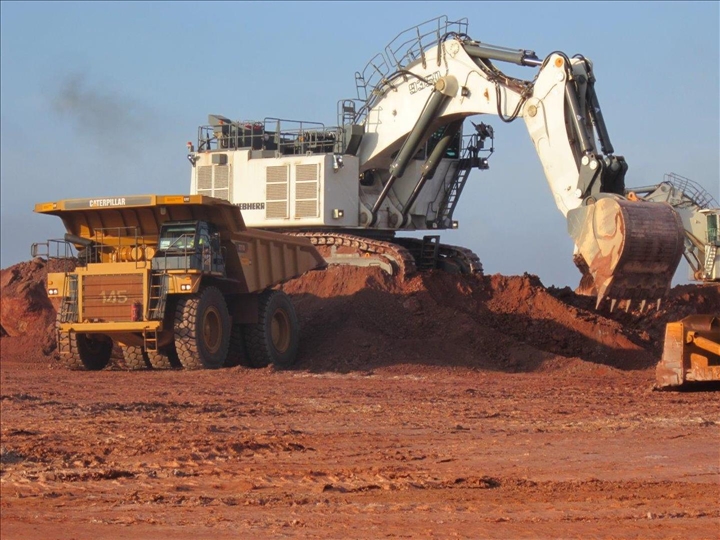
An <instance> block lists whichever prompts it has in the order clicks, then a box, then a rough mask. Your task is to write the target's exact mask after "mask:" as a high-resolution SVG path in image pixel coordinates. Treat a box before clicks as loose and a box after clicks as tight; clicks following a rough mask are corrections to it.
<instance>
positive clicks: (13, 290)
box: [0, 259, 55, 362]
mask: <svg viewBox="0 0 720 540" xmlns="http://www.w3.org/2000/svg"><path fill="white" fill-rule="evenodd" d="M47 272H48V264H47V263H46V262H45V261H43V260H42V259H33V260H32V261H28V262H22V263H20V264H16V265H15V266H11V267H10V268H5V269H4V270H2V271H0V295H1V298H2V301H1V302H0V336H2V338H1V339H2V342H0V348H1V350H2V356H3V358H7V357H10V356H13V357H18V358H19V357H22V358H23V359H25V360H27V361H30V362H32V361H38V360H44V359H45V356H46V355H49V354H51V353H52V352H53V350H54V349H55V331H54V326H55V307H54V306H53V305H52V303H51V302H50V300H49V299H48V296H47V291H46V287H47V285H46V279H45V278H46V277H47Z"/></svg>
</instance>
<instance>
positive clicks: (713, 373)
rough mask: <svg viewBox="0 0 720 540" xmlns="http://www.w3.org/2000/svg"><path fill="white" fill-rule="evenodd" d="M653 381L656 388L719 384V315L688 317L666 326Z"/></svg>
mask: <svg viewBox="0 0 720 540" xmlns="http://www.w3.org/2000/svg"><path fill="white" fill-rule="evenodd" d="M655 379H656V387H658V388H679V387H681V386H684V385H687V384H688V383H692V382H700V381H720V315H690V316H689V317H685V318H684V319H682V320H680V321H677V322H671V323H668V325H667V326H666V327H665V348H664V349H663V355H662V360H660V363H659V364H658V365H657V368H656V370H655Z"/></svg>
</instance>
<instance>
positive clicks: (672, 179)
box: [663, 173, 718, 208]
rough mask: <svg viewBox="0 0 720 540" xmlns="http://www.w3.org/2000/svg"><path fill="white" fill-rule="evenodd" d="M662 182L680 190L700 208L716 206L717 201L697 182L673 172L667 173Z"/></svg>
mask: <svg viewBox="0 0 720 540" xmlns="http://www.w3.org/2000/svg"><path fill="white" fill-rule="evenodd" d="M663 182H667V183H668V184H671V185H672V186H673V187H675V188H677V189H678V190H680V191H682V192H683V193H684V194H685V196H686V197H687V198H688V199H690V200H691V201H692V202H693V203H694V204H695V205H697V206H699V207H700V208H718V203H717V201H716V200H715V198H714V197H713V196H712V195H711V194H710V193H708V191H707V190H706V189H705V188H704V187H702V186H701V185H700V184H698V183H697V182H694V181H693V180H690V179H689V178H685V177H684V176H680V175H679V174H675V173H668V174H666V175H665V176H664V177H663Z"/></svg>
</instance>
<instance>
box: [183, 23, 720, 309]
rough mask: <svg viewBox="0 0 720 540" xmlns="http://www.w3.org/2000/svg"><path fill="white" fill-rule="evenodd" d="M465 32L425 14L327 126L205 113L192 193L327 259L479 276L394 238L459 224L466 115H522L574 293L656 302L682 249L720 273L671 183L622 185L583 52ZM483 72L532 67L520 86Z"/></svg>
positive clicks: (479, 143) (378, 60)
mask: <svg viewBox="0 0 720 540" xmlns="http://www.w3.org/2000/svg"><path fill="white" fill-rule="evenodd" d="M467 29H468V22H467V19H461V20H459V21H450V20H448V18H447V17H438V18H436V19H432V20H430V21H427V22H425V23H422V24H420V25H418V26H414V27H412V28H410V29H408V30H406V31H404V32H402V33H400V34H399V35H398V36H397V37H396V38H395V39H394V40H393V41H392V42H391V43H390V44H388V45H387V47H385V49H384V50H383V51H382V52H381V53H379V54H377V55H376V56H374V57H373V58H372V59H371V60H370V61H369V62H368V63H367V65H366V66H365V68H364V69H363V70H362V71H361V72H357V73H356V74H355V81H356V87H357V92H358V98H357V99H345V100H341V101H339V102H338V111H337V114H338V125H337V126H335V127H326V126H325V125H323V124H320V123H314V122H305V121H291V120H284V119H278V118H265V119H264V120H262V121H232V120H229V119H228V118H226V117H223V116H220V115H210V116H209V121H208V124H207V125H203V126H200V128H199V131H198V140H197V145H195V144H194V143H191V142H189V143H188V156H187V157H188V160H189V161H190V163H191V164H192V178H191V193H193V194H202V195H209V196H213V197H219V198H222V199H227V200H229V201H231V202H233V203H235V204H237V205H239V206H240V209H241V210H242V212H243V216H244V218H245V222H246V223H247V225H248V227H255V228H264V229H273V230H278V231H281V232H286V233H288V234H296V235H303V236H309V237H310V238H311V241H312V242H313V243H314V244H315V245H316V246H317V247H318V248H319V249H320V251H321V253H322V254H323V255H324V256H325V258H326V259H327V260H328V262H330V263H348V264H358V265H379V266H381V267H383V268H384V269H385V270H387V271H388V272H391V273H393V272H401V273H410V272H412V271H414V270H415V269H420V270H422V269H426V268H442V269H445V270H448V271H454V272H463V273H474V272H481V271H482V266H481V264H480V261H479V259H478V257H477V256H476V255H475V254H474V253H473V252H472V251H470V250H467V249H464V248H460V247H456V246H449V245H445V244H442V243H440V242H439V236H438V235H437V234H434V235H426V236H424V237H423V238H422V239H420V238H410V237H402V236H398V234H397V233H403V232H414V231H439V230H443V229H452V228H456V227H457V222H456V221H454V220H453V212H454V210H455V208H456V206H457V204H458V201H459V198H460V196H461V194H462V191H463V187H464V186H465V183H466V181H467V179H468V176H469V173H470V171H471V170H472V169H474V168H477V169H480V170H484V169H487V168H488V158H489V157H490V155H491V154H492V153H493V151H494V146H493V135H494V132H493V128H492V127H491V126H489V125H487V124H485V123H477V124H475V123H472V126H473V128H472V130H471V131H472V132H471V133H470V134H465V135H464V134H463V127H464V124H465V120H466V119H468V118H469V117H473V116H477V115H496V116H498V117H499V118H500V120H502V121H503V122H512V121H514V120H516V119H517V118H522V119H523V120H524V122H525V124H526V126H527V129H528V132H529V134H530V137H531V138H532V141H533V143H534V145H535V149H536V151H537V154H538V156H539V158H540V161H541V162H542V165H543V169H544V172H545V176H546V179H547V182H548V184H549V186H550V190H551V191H552V194H553V197H554V199H555V204H556V205H557V208H558V209H559V210H560V212H562V214H563V215H564V216H565V217H566V218H567V223H568V231H569V233H570V235H571V237H572V238H573V241H574V243H575V250H574V254H573V260H574V262H575V264H576V265H577V266H578V268H579V269H580V270H581V272H582V274H583V277H582V279H581V284H580V287H579V289H578V290H579V291H580V292H583V293H585V294H590V295H595V296H596V297H597V306H598V307H600V306H601V304H603V303H604V302H608V303H609V306H610V309H611V310H612V309H613V308H614V307H615V306H616V304H617V303H618V301H620V302H624V304H625V305H624V307H625V309H626V310H628V309H630V305H631V303H634V302H636V301H638V302H640V309H641V310H644V309H645V306H646V303H647V302H648V301H650V302H652V304H655V302H657V304H658V305H659V301H660V299H661V298H662V297H663V296H664V295H665V294H666V293H667V292H668V290H669V288H670V284H671V280H672V278H673V275H674V274H675V271H676V269H677V266H678V264H679V262H680V259H681V257H682V256H683V253H685V254H686V257H689V259H688V260H689V261H690V260H692V261H694V262H691V265H692V264H695V266H694V268H695V269H696V272H695V273H696V275H695V278H696V279H701V280H704V281H711V280H718V279H720V261H719V260H718V254H717V246H718V244H720V241H719V239H718V215H719V213H720V212H719V211H718V209H717V208H712V207H710V206H709V205H708V203H709V202H710V200H706V199H707V197H706V196H705V195H702V193H704V192H700V198H699V199H698V197H696V196H697V195H698V193H695V192H688V193H684V192H683V189H682V188H683V186H682V185H679V184H677V183H676V184H672V183H670V184H668V183H666V182H663V183H660V184H658V185H655V186H649V187H647V188H640V189H636V190H629V189H627V188H626V186H625V173H626V171H627V163H626V161H625V159H624V158H623V157H622V156H620V155H616V154H615V151H614V148H613V145H612V143H611V142H610V135H609V133H608V129H607V127H606V125H605V121H604V119H603V115H602V111H601V108H600V105H599V101H598V97H597V94H596V92H595V75H594V73H593V65H592V63H591V61H590V60H589V59H587V58H584V57H583V56H581V55H575V56H573V57H572V58H570V57H569V56H567V55H566V54H564V53H562V52H553V53H551V54H549V55H548V56H546V57H545V58H544V59H540V58H538V57H537V56H536V54H535V53H534V52H532V51H529V50H522V49H520V50H516V49H509V48H505V47H498V46H493V45H488V44H485V43H482V42H480V41H477V40H474V39H472V38H470V36H468V34H467ZM496 63H511V64H516V65H519V66H526V67H528V68H529V69H533V70H535V73H534V76H533V77H532V79H531V80H522V79H518V78H515V77H511V76H509V75H506V74H505V73H503V72H502V71H501V70H500V69H498V67H497V66H496ZM685 185H687V184H685ZM664 186H670V188H672V194H671V195H672V196H669V197H668V196H665V197H664V195H667V194H666V193H665V191H663V190H664V189H665V187H664ZM703 197H704V198H703ZM688 200H689V201H690V203H688ZM692 204H694V205H695V206H692ZM674 206H675V208H674ZM715 206H716V203H715ZM679 207H682V208H683V209H684V211H685V214H684V215H681V212H679V211H678V208H679ZM691 221H692V224H691V223H690V222H691Z"/></svg>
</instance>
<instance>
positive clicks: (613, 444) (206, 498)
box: [0, 261, 720, 539]
mask: <svg viewBox="0 0 720 540" xmlns="http://www.w3.org/2000/svg"><path fill="white" fill-rule="evenodd" d="M44 270H45V269H44V267H43V265H42V264H40V263H38V262H37V261H35V262H32V261H31V262H28V263H23V265H18V266H17V267H13V268H12V269H5V270H3V271H2V276H0V282H2V287H3V289H2V292H3V302H2V316H3V319H2V328H1V329H0V335H2V336H3V337H2V339H0V348H1V355H0V383H1V391H0V407H1V408H0V412H1V419H0V420H1V422H0V424H1V426H0V429H1V431H0V435H1V438H2V448H1V450H0V452H1V453H0V461H1V469H0V495H1V499H0V510H1V520H0V527H1V528H2V530H1V531H0V532H1V533H2V537H3V539H4V538H76V539H84V538H164V537H172V538H181V539H182V538H188V539H190V538H193V539H196V538H207V537H211V536H212V537H213V538H231V537H232V538H238V537H248V536H253V537H257V538H277V537H301V538H380V537H390V538H393V537H403V538H433V537H437V538H447V537H461V538H683V539H685V538H698V539H706V538H707V539H712V538H718V534H719V531H720V508H719V507H718V504H717V501H718V498H719V496H720V487H719V486H720V483H719V480H720V450H719V449H720V400H718V393H717V392H713V391H703V392H682V393H677V392H655V391H653V390H652V382H653V378H654V373H653V369H654V364H655V362H657V359H658V358H659V351H660V350H661V347H662V328H663V326H664V323H665V322H666V321H667V320H674V319H676V318H679V317H681V316H683V315H686V314H689V313H692V312H702V313H708V312H711V313H720V291H718V288H717V287H713V288H709V287H679V288H676V289H675V290H674V291H673V293H672V295H671V298H670V299H669V301H668V302H667V303H666V304H665V306H664V307H663V308H662V309H661V311H658V312H651V313H649V314H646V315H644V316H642V317H640V316H637V315H635V316H633V315H632V314H625V313H621V314H615V315H612V316H609V315H608V314H601V313H596V312H594V311H593V310H592V309H591V305H589V303H588V301H587V299H585V298H582V297H578V296H575V295H574V294H573V293H572V291H570V290H568V289H563V290H556V289H547V288H545V287H543V286H542V284H541V283H540V282H539V280H537V278H535V277H534V276H515V277H507V276H489V277H485V278H459V277H453V276H448V275H444V274H427V275H419V276H415V277H413V278H411V279H408V280H406V281H404V282H399V281H394V280H392V279H390V278H388V277H387V276H386V275H384V274H382V273H380V272H376V271H374V270H372V269H369V270H363V271H360V270H357V269H355V270H352V269H337V268H331V269H329V270H327V271H324V272H315V273H312V274H310V275H308V276H306V277H304V278H303V279H300V280H296V281H293V282H290V283H289V284H287V285H286V286H285V290H286V291H287V292H289V293H291V294H292V296H293V300H294V302H295V304H296V307H297V309H298V314H299V317H300V320H301V324H302V331H303V337H302V341H301V351H300V357H299V362H298V365H297V366H296V367H295V368H293V369H291V370H287V371H276V370H274V369H273V368H267V369H260V370H251V369H246V368H242V367H237V368H230V369H221V370H217V371H204V372H186V371H146V372H126V371H122V370H120V369H119V368H118V367H117V365H112V366H111V367H110V368H108V369H106V370H103V371H101V372H94V373H89V372H71V371H66V370H64V369H62V368H60V367H59V366H58V364H57V361H56V359H55V357H54V356H53V347H54V343H53V342H52V340H51V339H48V338H47V327H48V325H49V326H51V325H52V320H53V318H54V317H53V308H52V305H51V304H49V303H47V299H46V298H43V295H42V294H41V292H42V289H40V290H39V289H37V287H35V286H34V283H36V282H37V281H38V280H41V279H42V276H43V275H44V274H43V272H44Z"/></svg>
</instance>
